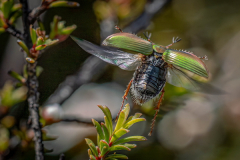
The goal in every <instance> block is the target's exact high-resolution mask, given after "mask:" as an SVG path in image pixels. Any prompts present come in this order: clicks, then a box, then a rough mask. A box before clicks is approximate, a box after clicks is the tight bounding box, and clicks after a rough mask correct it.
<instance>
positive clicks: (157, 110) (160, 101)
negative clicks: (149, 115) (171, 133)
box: [148, 88, 165, 136]
mask: <svg viewBox="0 0 240 160" xmlns="http://www.w3.org/2000/svg"><path fill="white" fill-rule="evenodd" d="M164 92H165V91H164V88H163V89H162V94H161V96H160V98H159V101H158V104H157V107H156V108H155V110H156V112H155V115H154V118H153V120H152V124H151V130H150V132H149V134H148V136H151V135H152V132H153V128H154V125H155V121H156V118H157V115H158V112H159V108H160V105H161V103H162V99H163V96H164Z"/></svg>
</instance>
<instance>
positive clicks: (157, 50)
mask: <svg viewBox="0 0 240 160" xmlns="http://www.w3.org/2000/svg"><path fill="white" fill-rule="evenodd" d="M153 50H154V51H155V52H157V53H163V52H165V50H166V48H165V47H164V46H158V45H153Z"/></svg>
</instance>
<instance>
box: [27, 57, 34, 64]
mask: <svg viewBox="0 0 240 160" xmlns="http://www.w3.org/2000/svg"><path fill="white" fill-rule="evenodd" d="M26 61H27V62H28V63H35V60H34V59H32V58H30V57H27V58H26Z"/></svg>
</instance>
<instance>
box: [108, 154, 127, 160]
mask: <svg viewBox="0 0 240 160" xmlns="http://www.w3.org/2000/svg"><path fill="white" fill-rule="evenodd" d="M111 158H121V159H128V157H127V156H126V155H123V154H111V155H109V156H108V157H107V158H106V160H107V159H111Z"/></svg>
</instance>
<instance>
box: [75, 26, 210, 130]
mask: <svg viewBox="0 0 240 160" xmlns="http://www.w3.org/2000/svg"><path fill="white" fill-rule="evenodd" d="M116 29H119V30H120V32H119V33H115V34H112V35H110V36H108V37H107V38H106V39H105V40H104V41H103V42H102V45H101V46H98V45H95V44H92V43H90V42H88V41H86V40H83V39H77V38H75V37H72V38H73V40H74V41H75V42H76V43H77V44H78V45H79V46H80V47H81V48H82V49H83V50H85V51H86V52H88V53H90V54H92V55H94V56H96V57H98V58H100V59H102V60H103V61H105V62H108V63H110V64H113V65H116V66H118V67H120V68H121V69H123V70H128V71H135V72H134V74H133V78H132V79H131V80H130V82H129V84H128V86H127V89H126V91H125V94H124V96H123V101H122V106H121V108H120V111H121V110H122V108H123V105H124V101H125V100H126V99H127V95H128V93H129V91H130V92H131V94H132V98H133V101H134V102H135V103H136V104H140V105H142V104H144V103H145V102H147V101H149V100H151V99H153V98H155V97H160V98H159V100H158V103H157V107H156V108H155V109H156V113H155V115H154V118H153V122H152V125H151V131H150V133H149V135H151V134H152V131H153V128H154V124H155V120H156V117H157V114H158V111H159V108H160V105H161V102H162V99H163V96H164V86H165V83H166V82H168V83H170V84H172V85H174V86H177V87H184V88H186V89H190V90H195V91H199V90H201V88H202V87H208V86H207V85H205V84H206V83H205V82H207V80H208V77H209V71H208V69H207V67H206V65H205V64H204V62H203V61H202V60H201V59H206V56H205V57H197V56H196V55H194V54H193V53H192V52H189V51H180V50H173V49H169V47H170V46H172V45H173V44H174V43H177V42H179V41H180V40H181V39H180V38H173V40H172V44H169V45H168V46H162V45H157V44H155V43H153V42H152V41H151V40H150V37H151V35H147V34H144V35H145V36H146V38H147V40H145V39H142V38H140V37H138V36H137V35H135V34H131V33H127V32H123V31H122V30H121V29H120V28H119V27H117V26H116ZM160 94H161V95H160ZM120 111H119V113H120ZM119 113H118V115H119ZM117 117H118V116H117Z"/></svg>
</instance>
